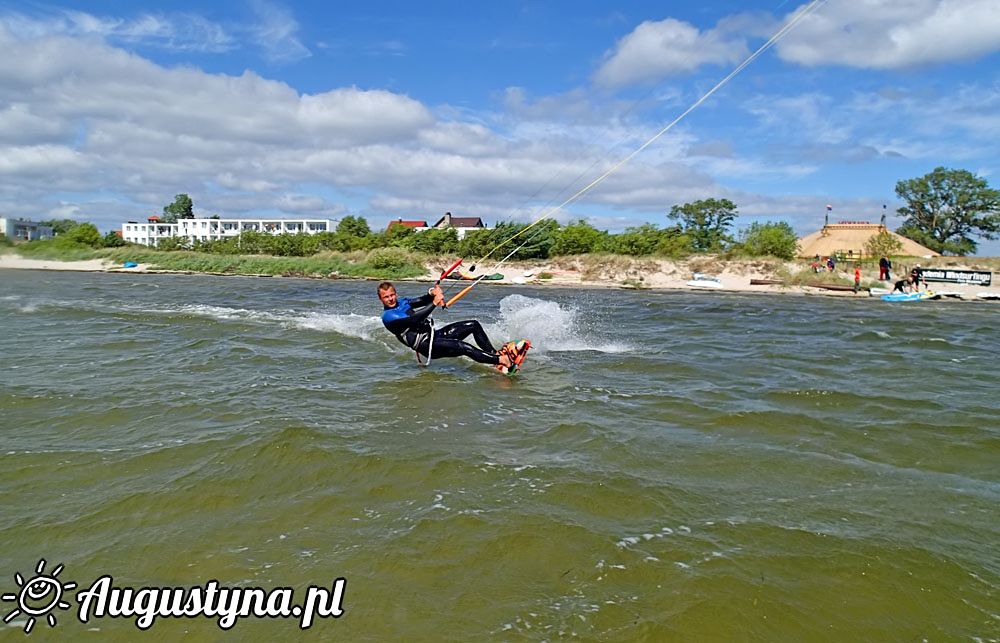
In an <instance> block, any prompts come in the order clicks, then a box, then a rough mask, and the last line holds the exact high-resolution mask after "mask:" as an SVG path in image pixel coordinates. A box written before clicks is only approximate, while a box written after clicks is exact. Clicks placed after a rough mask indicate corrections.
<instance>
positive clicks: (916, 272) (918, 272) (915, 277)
mask: <svg viewBox="0 0 1000 643" xmlns="http://www.w3.org/2000/svg"><path fill="white" fill-rule="evenodd" d="M923 280H924V269H923V268H921V267H920V264H919V263H918V264H917V265H915V266H914V267H913V270H911V271H910V286H912V288H913V292H920V282H922V281H923Z"/></svg>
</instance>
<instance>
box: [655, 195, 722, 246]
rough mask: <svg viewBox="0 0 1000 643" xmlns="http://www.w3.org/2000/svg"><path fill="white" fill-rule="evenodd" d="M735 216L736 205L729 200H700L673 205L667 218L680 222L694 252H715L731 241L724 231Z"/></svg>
mask: <svg viewBox="0 0 1000 643" xmlns="http://www.w3.org/2000/svg"><path fill="white" fill-rule="evenodd" d="M737 214H738V213H737V212H736V204H734V203H733V202H732V201H730V200H729V199H701V200H700V201H695V202H694V203H685V204H684V205H675V206H674V207H672V208H670V214H669V215H667V216H669V217H670V218H671V219H674V220H678V221H680V223H681V226H682V227H683V229H684V234H686V235H688V236H689V237H691V241H692V245H693V246H694V249H695V250H696V251H698V252H717V251H719V250H722V249H723V247H724V246H725V244H726V243H728V242H729V241H731V239H730V237H729V235H728V234H727V232H726V231H727V229H728V228H729V226H730V225H732V223H733V221H735V220H736V216H737Z"/></svg>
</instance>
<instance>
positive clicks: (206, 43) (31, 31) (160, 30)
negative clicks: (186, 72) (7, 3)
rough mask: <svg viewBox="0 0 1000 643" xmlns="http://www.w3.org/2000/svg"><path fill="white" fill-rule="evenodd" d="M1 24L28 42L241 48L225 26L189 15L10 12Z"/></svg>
mask: <svg viewBox="0 0 1000 643" xmlns="http://www.w3.org/2000/svg"><path fill="white" fill-rule="evenodd" d="M0 23H3V24H5V25H7V27H8V28H9V29H10V31H11V32H12V33H15V34H18V35H19V36H20V37H21V38H25V39H35V38H42V37H45V36H52V35H66V36H76V37H93V38H101V39H106V40H108V41H114V42H123V43H131V44H136V43H142V44H145V45H149V46H154V47H159V48H162V49H168V50H173V51H192V52H202V53H221V52H226V51H231V50H233V49H235V48H236V47H237V46H238V43H237V42H236V40H235V38H234V37H233V36H232V35H231V34H229V33H227V31H226V29H225V28H224V27H222V25H219V24H217V23H214V22H212V21H210V20H207V19H205V18H203V17H201V16H199V15H196V14H188V13H174V14H169V15H167V14H151V13H145V14H141V15H139V16H138V17H135V18H132V19H125V18H112V17H102V16H95V15H92V14H89V13H86V12H83V11H72V10H53V11H49V12H47V13H42V14H38V15H27V14H24V13H18V12H13V11H6V12H3V13H0Z"/></svg>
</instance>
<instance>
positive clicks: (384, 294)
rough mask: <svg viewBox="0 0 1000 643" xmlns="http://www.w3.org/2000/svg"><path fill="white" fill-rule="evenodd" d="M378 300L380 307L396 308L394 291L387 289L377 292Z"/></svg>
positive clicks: (390, 288)
mask: <svg viewBox="0 0 1000 643" xmlns="http://www.w3.org/2000/svg"><path fill="white" fill-rule="evenodd" d="M378 298H379V299H380V300H381V301H382V305H383V306H385V307H386V308H395V307H396V303H397V302H396V289H395V288H392V287H389V288H386V289H385V290H380V291H378Z"/></svg>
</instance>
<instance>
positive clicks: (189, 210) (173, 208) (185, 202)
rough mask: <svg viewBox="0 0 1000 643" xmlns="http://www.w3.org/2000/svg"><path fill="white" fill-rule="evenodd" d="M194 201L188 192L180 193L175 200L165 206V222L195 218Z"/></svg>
mask: <svg viewBox="0 0 1000 643" xmlns="http://www.w3.org/2000/svg"><path fill="white" fill-rule="evenodd" d="M193 218H194V203H193V202H192V201H191V197H189V196H188V195H186V194H178V195H177V196H175V197H174V202H173V203H171V204H170V205H165V206H163V223H177V219H193Z"/></svg>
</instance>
